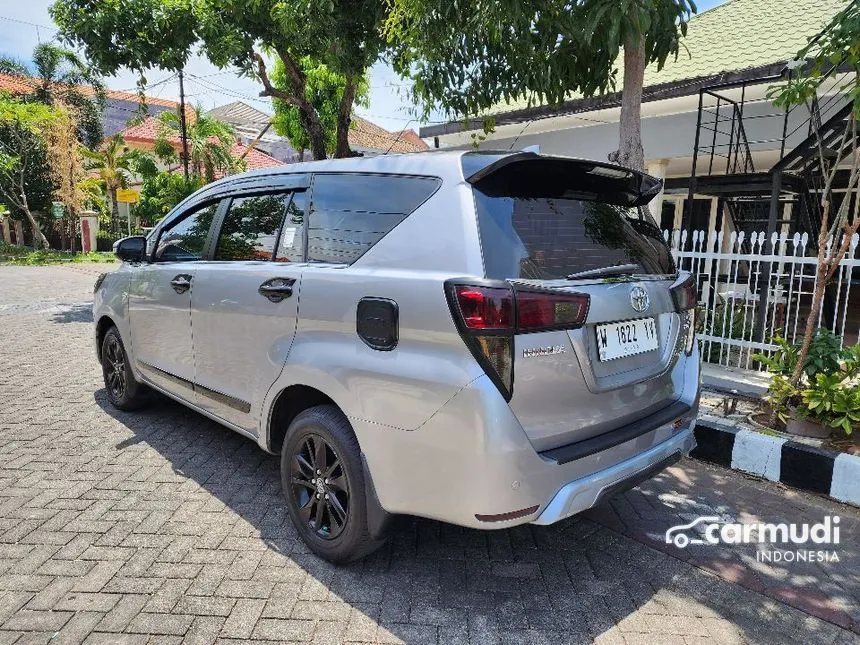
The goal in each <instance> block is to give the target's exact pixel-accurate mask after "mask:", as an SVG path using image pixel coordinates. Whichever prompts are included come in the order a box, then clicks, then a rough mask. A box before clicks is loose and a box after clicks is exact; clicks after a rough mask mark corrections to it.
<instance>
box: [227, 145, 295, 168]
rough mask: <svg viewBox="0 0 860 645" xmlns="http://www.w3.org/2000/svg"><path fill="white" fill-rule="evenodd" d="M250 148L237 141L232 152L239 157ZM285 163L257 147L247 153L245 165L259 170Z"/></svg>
mask: <svg viewBox="0 0 860 645" xmlns="http://www.w3.org/2000/svg"><path fill="white" fill-rule="evenodd" d="M247 149H248V146H246V145H244V144H242V143H236V144H235V145H234V146H233V149H232V150H231V151H230V154H231V155H232V156H233V157H234V158H236V159H238V158H239V157H241V156H242V155H243V154H244V152H245V151H246V150H247ZM283 165H284V163H283V162H282V161H278V160H277V159H275V158H274V157H270V156H269V155H267V154H266V153H265V152H263V151H262V150H257V148H253V149H252V150H251V151H250V152H249V153H248V154H247V155H245V166H246V168H247V170H257V169H258V168H272V167H274V166H283Z"/></svg>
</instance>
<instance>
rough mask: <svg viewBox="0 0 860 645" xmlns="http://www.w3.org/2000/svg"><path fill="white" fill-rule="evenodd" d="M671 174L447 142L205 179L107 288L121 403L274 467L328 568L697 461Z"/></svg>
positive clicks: (112, 388) (553, 512) (101, 325)
mask: <svg viewBox="0 0 860 645" xmlns="http://www.w3.org/2000/svg"><path fill="white" fill-rule="evenodd" d="M660 189H661V185H660V182H659V181H658V180H656V179H654V178H653V177H650V176H648V175H644V174H641V173H638V172H633V171H631V170H627V169H624V168H621V167H618V166H614V165H611V164H607V163H602V162H595V161H585V160H578V159H569V158H562V157H550V156H542V155H537V154H533V153H526V152H515V153H485V152H464V151H456V152H450V151H437V152H428V153H420V154H413V155H399V156H398V155H395V156H381V157H375V158H367V159H344V160H329V161H320V162H312V163H301V164H294V165H289V166H284V167H283V168H279V169H274V170H273V169H266V170H265V171H256V172H250V173H245V174H242V175H237V176H233V177H228V178H226V179H223V180H221V181H217V182H215V183H213V184H210V185H208V186H206V187H204V188H203V189H201V190H200V191H198V192H197V193H195V194H193V195H192V196H191V197H189V198H188V199H186V200H185V201H183V202H182V203H181V204H179V206H177V207H176V208H174V209H173V210H172V211H171V212H170V213H169V214H168V215H167V216H166V217H165V218H164V219H163V220H162V221H161V222H160V223H159V224H158V226H156V227H155V229H154V230H152V231H151V232H150V233H149V235H147V236H146V237H145V238H144V237H130V238H125V239H123V240H120V241H119V242H117V244H116V245H115V251H116V253H117V255H118V256H119V257H120V258H121V259H122V260H123V261H124V262H123V264H122V265H121V266H120V268H119V269H117V270H116V271H114V272H112V273H108V274H106V275H104V276H102V277H101V278H100V279H99V281H98V283H97V285H96V294H95V304H94V316H95V323H96V325H95V337H96V347H97V352H98V356H99V360H100V361H101V365H102V368H103V371H104V380H105V386H106V391H107V394H108V396H109V398H110V400H111V402H112V403H113V405H115V406H116V407H118V408H120V409H123V410H128V409H133V408H135V407H137V406H139V405H140V404H141V403H143V402H144V401H146V400H147V399H148V398H149V396H148V395H149V394H150V392H149V390H156V391H158V392H161V393H162V394H165V395H167V396H169V397H171V398H173V399H176V400H178V401H180V402H182V403H183V404H185V405H187V406H189V407H191V408H193V409H194V410H197V411H198V412H200V413H202V414H204V415H206V416H208V417H211V418H212V419H214V420H216V421H217V422H219V423H221V424H223V425H225V426H227V427H229V428H232V429H233V430H235V431H236V432H239V433H241V434H243V435H246V436H247V437H249V438H251V439H253V440H254V441H256V442H258V443H259V445H260V446H261V447H262V448H263V449H264V450H266V451H268V452H270V453H273V454H277V455H280V457H281V473H282V475H281V477H282V483H283V489H284V493H285V496H286V501H287V506H288V508H289V513H290V516H291V518H292V520H293V522H294V523H295V525H296V527H297V530H298V532H299V533H300V535H301V536H302V538H303V539H304V540H305V541H306V542H307V544H308V546H309V547H310V548H311V549H312V550H313V551H315V552H316V553H317V554H319V555H320V556H322V557H323V558H326V559H328V560H330V561H333V562H345V561H348V560H353V559H355V558H358V557H361V556H362V555H364V554H367V553H369V552H370V551H372V550H373V549H375V548H376V547H378V546H379V545H380V544H381V543H382V541H383V540H384V538H385V535H386V532H387V530H388V528H389V524H390V520H391V519H392V518H393V517H395V516H397V515H415V516H421V517H428V518H433V519H437V520H442V521H444V522H451V523H454V524H459V525H461V526H466V527H472V528H477V529H499V528H507V527H511V526H515V525H517V524H523V523H529V522H530V523H534V524H551V523H553V522H558V521H559V520H562V519H564V518H566V517H569V516H571V515H573V514H574V513H578V512H580V511H583V510H585V509H587V508H590V507H592V506H594V505H595V504H598V503H600V502H602V501H604V500H606V499H607V498H609V497H611V496H613V495H614V494H616V493H618V492H619V491H622V490H625V489H627V488H630V487H632V486H635V485H636V484H637V483H639V482H641V481H642V480H644V479H646V478H648V477H651V476H652V475H654V474H655V473H657V472H659V471H660V470H662V469H663V468H665V467H666V466H667V465H669V464H671V463H673V462H675V461H677V460H678V459H679V458H680V457H681V455H683V454H686V453H688V452H689V451H690V449H691V448H692V447H693V445H694V443H695V440H694V437H693V426H694V423H695V418H696V409H697V406H698V399H699V380H700V374H699V367H700V359H699V350H698V347H697V344H696V343H695V329H694V326H695V325H694V312H695V305H696V285H695V284H694V282H693V281H692V279H691V277H690V276H689V275H684V274H679V273H678V272H677V271H676V269H675V266H674V264H673V261H672V258H671V256H670V254H669V250H668V248H667V247H666V244H665V243H664V241H663V238H662V236H661V234H660V231H659V229H658V228H657V226H656V225H655V223H654V221H653V220H652V218H651V216H650V214H649V212H648V210H647V209H646V208H644V205H645V204H647V203H648V202H649V201H650V200H651V199H652V198H653V197H654V196H655V195H656V194H657V193H658V192H659V191H660Z"/></svg>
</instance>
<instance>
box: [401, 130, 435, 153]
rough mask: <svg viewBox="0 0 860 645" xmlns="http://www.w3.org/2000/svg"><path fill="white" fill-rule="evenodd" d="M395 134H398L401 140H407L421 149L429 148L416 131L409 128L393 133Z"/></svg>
mask: <svg viewBox="0 0 860 645" xmlns="http://www.w3.org/2000/svg"><path fill="white" fill-rule="evenodd" d="M395 135H396V136H399V137H400V138H401V139H402V140H403V141H408V142H409V143H411V144H412V145H414V146H417V147H418V148H419V149H421V150H429V149H430V146H428V145H427V143H426V142H425V141H424V139H422V138H421V137H419V136H418V133H417V132H415V130H412V129H411V128H410V129H408V130H401V131H400V132H399V133H395Z"/></svg>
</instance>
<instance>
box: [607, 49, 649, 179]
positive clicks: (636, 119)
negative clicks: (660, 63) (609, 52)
mask: <svg viewBox="0 0 860 645" xmlns="http://www.w3.org/2000/svg"><path fill="white" fill-rule="evenodd" d="M644 82H645V38H644V36H643V37H642V38H639V39H638V41H634V40H632V39H628V41H627V42H625V43H624V87H623V89H622V91H621V120H620V123H619V137H618V150H617V151H615V152H613V153H611V154H610V155H609V160H610V161H612V162H614V163H617V164H619V165H622V166H626V167H628V168H632V169H634V170H640V171H644V170H645V152H644V150H643V149H642V85H643V84H644Z"/></svg>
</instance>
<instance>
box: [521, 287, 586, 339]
mask: <svg viewBox="0 0 860 645" xmlns="http://www.w3.org/2000/svg"><path fill="white" fill-rule="evenodd" d="M516 301H517V332H518V333H521V334H523V333H526V332H534V331H550V330H552V329H576V328H577V327H581V326H582V324H583V323H584V322H585V318H586V316H588V304H589V302H590V298H589V297H588V296H587V295H586V294H582V293H571V294H567V293H558V292H552V291H530V290H520V289H517V298H516Z"/></svg>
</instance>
